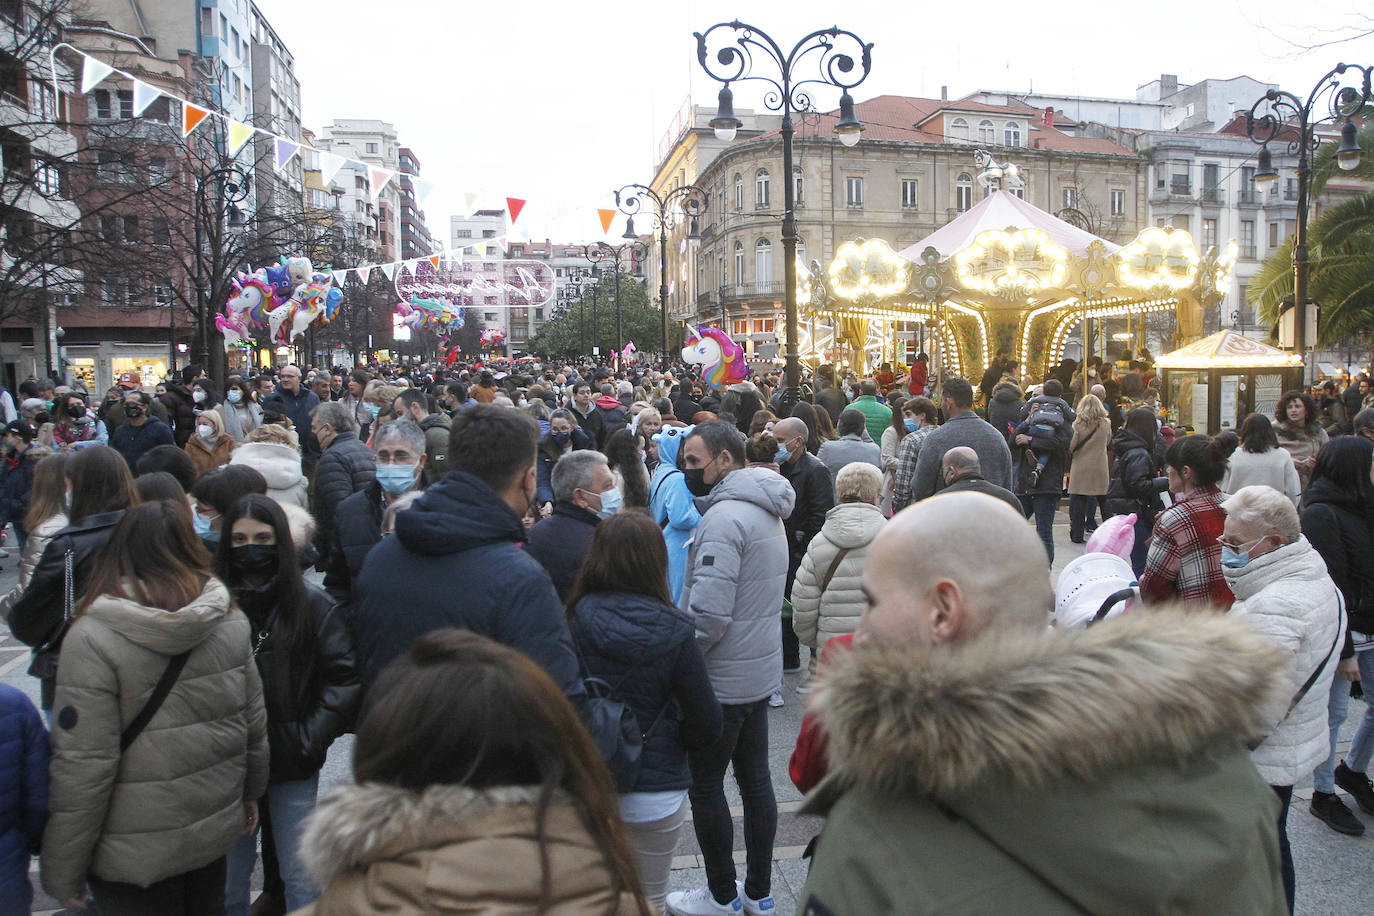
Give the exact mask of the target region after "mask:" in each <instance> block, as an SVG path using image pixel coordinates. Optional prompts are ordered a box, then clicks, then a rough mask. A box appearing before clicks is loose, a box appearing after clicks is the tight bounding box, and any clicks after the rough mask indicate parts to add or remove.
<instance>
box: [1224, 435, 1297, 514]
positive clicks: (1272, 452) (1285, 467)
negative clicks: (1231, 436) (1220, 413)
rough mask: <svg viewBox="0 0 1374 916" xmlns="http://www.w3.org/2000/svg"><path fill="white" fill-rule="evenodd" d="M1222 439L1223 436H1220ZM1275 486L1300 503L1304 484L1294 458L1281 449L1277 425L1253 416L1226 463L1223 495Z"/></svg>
mask: <svg viewBox="0 0 1374 916" xmlns="http://www.w3.org/2000/svg"><path fill="white" fill-rule="evenodd" d="M1218 438H1220V437H1218ZM1249 486H1265V487H1273V488H1274V489H1275V490H1278V491H1279V492H1280V493H1282V494H1284V495H1285V496H1287V497H1288V498H1289V499H1291V500H1293V505H1294V506H1296V505H1297V504H1298V499H1299V498H1300V497H1301V496H1302V485H1301V483H1299V480H1298V470H1297V467H1296V466H1295V465H1294V464H1293V459H1292V456H1291V455H1289V453H1288V451H1287V450H1286V449H1282V448H1279V440H1278V437H1276V436H1275V435H1274V427H1273V424H1271V423H1270V422H1269V418H1268V417H1266V416H1265V415H1264V414H1262V413H1252V414H1250V416H1248V417H1246V418H1245V420H1244V421H1243V422H1242V423H1241V424H1240V445H1239V447H1238V448H1237V449H1236V450H1235V451H1233V452H1231V454H1230V455H1229V456H1228V458H1227V462H1226V476H1225V477H1223V478H1222V479H1221V492H1223V493H1225V494H1226V495H1228V496H1229V495H1231V494H1232V493H1234V492H1236V491H1237V490H1239V489H1241V488H1242V487H1249Z"/></svg>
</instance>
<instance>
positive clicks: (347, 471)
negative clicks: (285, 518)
mask: <svg viewBox="0 0 1374 916" xmlns="http://www.w3.org/2000/svg"><path fill="white" fill-rule="evenodd" d="M376 479H377V456H376V455H375V454H374V453H373V451H372V449H370V448H368V447H367V446H366V445H364V444H363V443H361V442H359V441H358V437H357V436H355V435H353V434H352V433H339V434H338V435H337V436H335V437H334V439H333V440H332V441H331V442H330V443H329V447H328V448H326V449H325V450H324V454H323V455H321V456H320V460H319V463H318V464H316V465H315V485H314V491H315V493H314V497H313V499H312V500H311V503H310V513H311V514H312V515H314V516H315V524H316V525H318V526H319V527H318V528H317V529H316V533H315V549H316V550H318V551H319V552H320V556H322V557H324V556H328V555H329V545H330V544H331V543H332V542H333V540H334V512H335V510H337V509H338V508H339V503H341V502H343V501H344V500H345V499H347V498H348V497H350V496H352V495H353V494H354V493H357V492H358V491H359V490H361V489H363V488H365V487H366V486H367V485H368V484H370V483H373V482H375V481H376Z"/></svg>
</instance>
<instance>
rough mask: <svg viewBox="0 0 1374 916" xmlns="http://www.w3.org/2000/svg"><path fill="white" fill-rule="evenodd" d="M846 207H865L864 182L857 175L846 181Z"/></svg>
mask: <svg viewBox="0 0 1374 916" xmlns="http://www.w3.org/2000/svg"><path fill="white" fill-rule="evenodd" d="M844 205H845V206H846V207H862V206H863V205H864V180H863V179H862V178H860V177H859V176H857V175H851V176H849V177H848V178H846V179H845V180H844Z"/></svg>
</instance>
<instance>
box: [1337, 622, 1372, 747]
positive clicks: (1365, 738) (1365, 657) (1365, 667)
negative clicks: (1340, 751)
mask: <svg viewBox="0 0 1374 916" xmlns="http://www.w3.org/2000/svg"><path fill="white" fill-rule="evenodd" d="M1355 658H1357V659H1359V663H1360V683H1362V684H1364V685H1366V689H1370V688H1374V649H1371V650H1369V651H1367V652H1356V653H1355ZM1366 678H1368V680H1366ZM1341 683H1342V684H1345V681H1341ZM1346 687H1347V689H1349V685H1348V684H1346ZM1371 752H1374V703H1371V704H1370V705H1368V706H1367V707H1365V711H1364V718H1363V719H1361V720H1360V724H1359V727H1358V728H1356V729H1355V737H1353V738H1351V739H1350V750H1349V751H1348V752H1346V755H1345V765H1346V766H1348V767H1350V769H1352V770H1354V771H1355V772H1356V773H1365V772H1367V771H1368V770H1369V757H1370V753H1371Z"/></svg>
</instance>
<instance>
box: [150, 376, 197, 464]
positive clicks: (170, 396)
mask: <svg viewBox="0 0 1374 916" xmlns="http://www.w3.org/2000/svg"><path fill="white" fill-rule="evenodd" d="M157 399H158V401H160V402H161V403H162V406H163V407H166V408H167V418H168V419H169V420H170V421H171V426H172V438H173V439H175V440H176V444H177V448H185V447H186V443H187V442H188V441H190V439H191V435H192V434H193V433H194V432H195V431H196V399H195V398H194V397H192V396H191V392H189V391H187V390H186V388H185V387H184V386H182V385H178V384H177V383H176V382H168V383H167V393H166V394H160V395H158V397H157Z"/></svg>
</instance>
